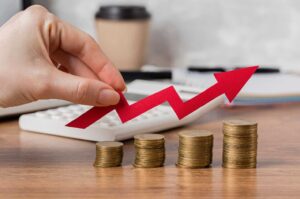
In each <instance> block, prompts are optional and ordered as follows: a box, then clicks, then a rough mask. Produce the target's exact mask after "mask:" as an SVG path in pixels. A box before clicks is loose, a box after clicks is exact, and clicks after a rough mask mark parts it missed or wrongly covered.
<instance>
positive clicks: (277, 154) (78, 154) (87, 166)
mask: <svg viewBox="0 0 300 199" xmlns="http://www.w3.org/2000/svg"><path fill="white" fill-rule="evenodd" d="M230 118H240V119H248V120H254V121H257V122H258V129H259V132H258V134H259V139H258V142H259V143H258V167H257V169H243V170H239V169H223V168H222V167H221V163H222V159H221V158H222V132H221V128H222V121H223V120H225V119H230ZM184 128H199V129H207V130H211V131H213V132H214V137H215V140H214V160H213V165H212V168H207V169H193V170H192V169H179V168H176V167H175V165H174V164H175V162H176V159H177V147H178V137H177V133H178V132H179V131H180V130H182V129H183V128H179V129H173V130H171V131H166V132H163V133H164V134H165V135H166V150H167V151H166V153H167V158H166V166H165V167H162V168H155V169H135V168H133V167H132V166H131V164H132V162H133V159H134V147H133V144H132V141H126V142H125V149H124V153H125V154H124V161H123V166H122V167H119V168H108V169H96V168H94V167H93V166H92V164H93V161H94V158H95V143H93V142H87V141H80V140H74V139H68V138H62V137H54V136H49V135H42V134H36V133H29V132H23V131H20V130H19V127H18V123H17V121H16V120H11V121H9V120H8V121H1V123H0V198H31V199H32V198H106V199H110V198H152V199H154V198H157V199H160V198H172V199H173V198H175V199H176V198H272V199H273V198H300V144H299V141H300V104H286V105H278V106H262V107H240V108H219V109H217V110H215V111H212V112H211V113H209V114H207V115H206V116H204V117H203V118H201V119H199V121H197V122H195V123H194V124H191V125H190V126H187V127H184Z"/></svg>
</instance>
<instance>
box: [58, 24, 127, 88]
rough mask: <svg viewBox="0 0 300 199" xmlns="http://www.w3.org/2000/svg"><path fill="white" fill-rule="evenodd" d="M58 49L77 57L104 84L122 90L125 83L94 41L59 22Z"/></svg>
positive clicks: (68, 25)
mask: <svg viewBox="0 0 300 199" xmlns="http://www.w3.org/2000/svg"><path fill="white" fill-rule="evenodd" d="M58 28H59V31H58V32H59V35H60V38H59V39H60V48H61V49H62V50H63V51H65V52H67V53H69V54H71V55H73V56H76V57H78V58H79V59H80V60H82V62H83V63H85V64H86V65H87V66H88V67H90V69H91V70H92V71H93V72H94V73H95V74H96V75H97V76H98V77H99V78H100V79H101V80H102V81H104V82H106V83H107V84H109V85H111V86H112V87H113V88H114V89H116V90H124V89H125V82H124V80H123V77H122V76H121V74H120V72H119V71H118V70H117V69H116V68H115V66H114V65H113V64H112V63H111V62H110V60H109V59H108V58H107V57H106V56H105V55H104V53H103V52H102V50H101V49H100V47H99V46H98V44H97V43H96V41H95V40H94V39H93V38H92V37H91V36H89V35H88V34H86V33H84V32H82V31H80V30H78V29H77V28H75V27H73V26H71V25H70V24H67V23H65V22H61V24H60V25H59V26H58Z"/></svg>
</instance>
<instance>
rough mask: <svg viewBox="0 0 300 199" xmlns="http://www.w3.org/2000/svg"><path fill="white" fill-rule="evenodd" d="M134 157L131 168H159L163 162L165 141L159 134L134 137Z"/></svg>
mask: <svg viewBox="0 0 300 199" xmlns="http://www.w3.org/2000/svg"><path fill="white" fill-rule="evenodd" d="M134 146H135V149H136V156H135V161H134V164H133V166H134V167H138V168H153V167H161V166H163V165H164V161H165V139H164V136H163V135H159V134H143V135H136V136H134Z"/></svg>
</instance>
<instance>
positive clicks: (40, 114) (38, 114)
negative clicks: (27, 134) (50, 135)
mask: <svg viewBox="0 0 300 199" xmlns="http://www.w3.org/2000/svg"><path fill="white" fill-rule="evenodd" d="M35 116H36V117H39V118H47V117H49V116H50V115H49V114H48V113H46V112H44V111H40V112H36V113H35Z"/></svg>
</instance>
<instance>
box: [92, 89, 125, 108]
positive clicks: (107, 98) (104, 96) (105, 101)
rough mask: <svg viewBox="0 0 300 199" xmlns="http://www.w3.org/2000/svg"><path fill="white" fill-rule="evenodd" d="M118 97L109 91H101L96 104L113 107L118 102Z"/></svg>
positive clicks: (115, 93) (112, 91)
mask: <svg viewBox="0 0 300 199" xmlns="http://www.w3.org/2000/svg"><path fill="white" fill-rule="evenodd" d="M119 100H120V95H119V94H118V93H117V92H116V91H114V90H111V89H104V90H101V91H100V93H99V96H98V101H97V102H98V103H99V104H102V105H115V104H117V103H118V102H119Z"/></svg>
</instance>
